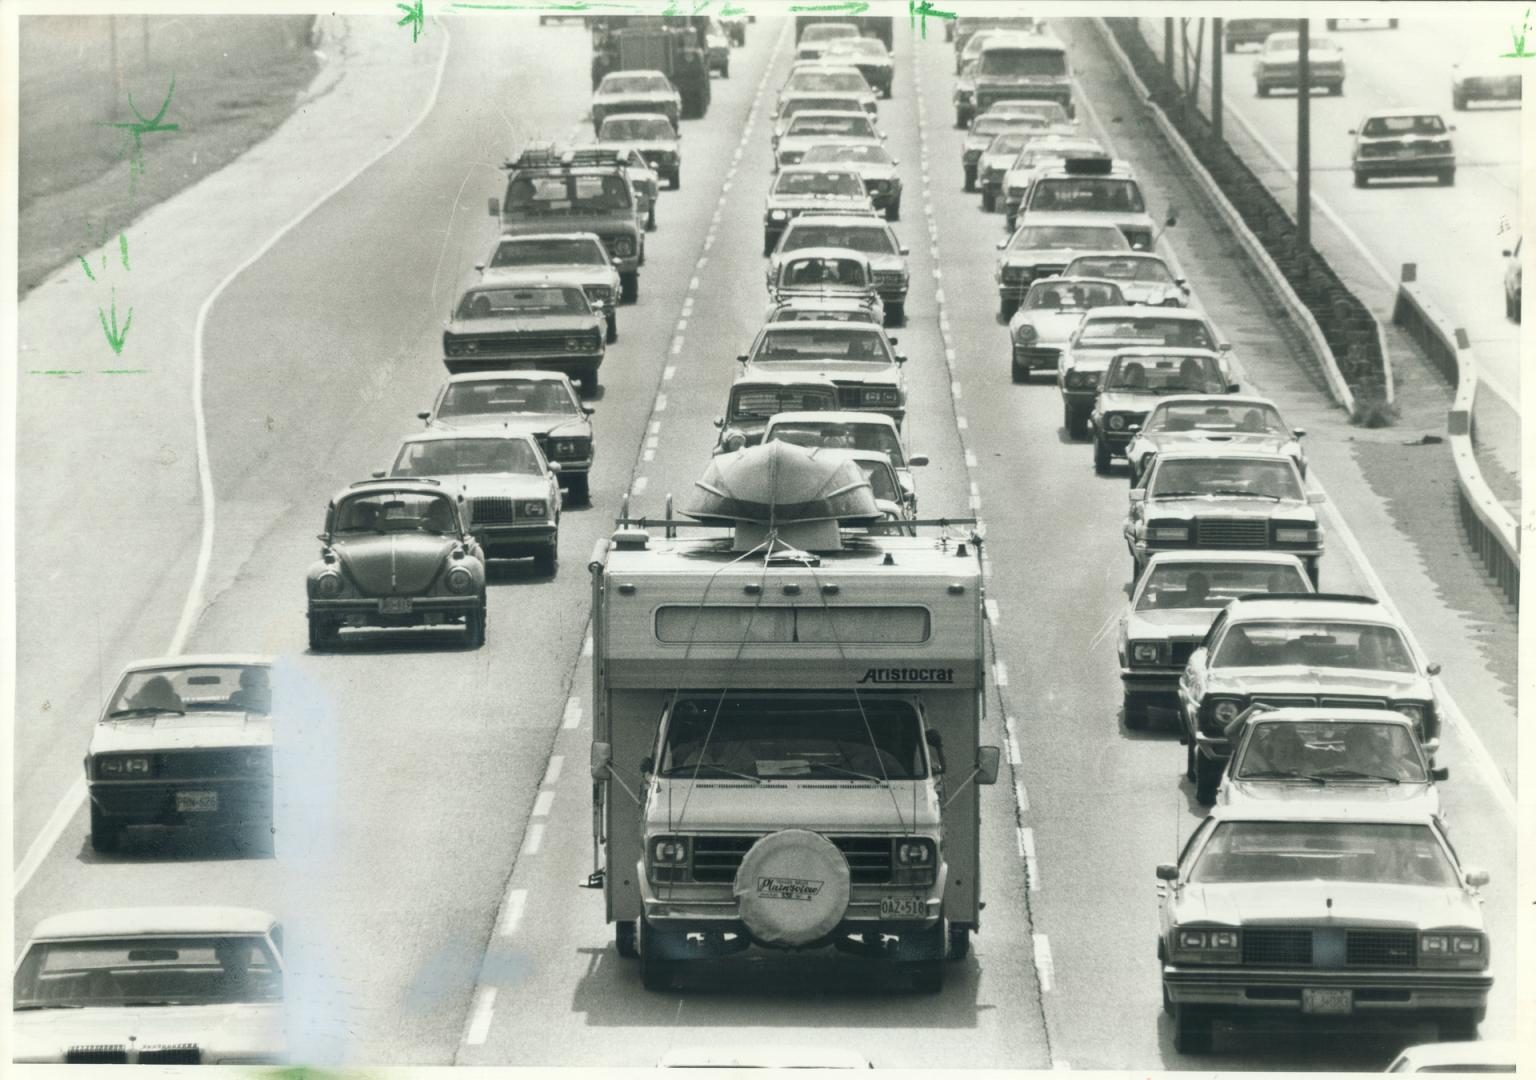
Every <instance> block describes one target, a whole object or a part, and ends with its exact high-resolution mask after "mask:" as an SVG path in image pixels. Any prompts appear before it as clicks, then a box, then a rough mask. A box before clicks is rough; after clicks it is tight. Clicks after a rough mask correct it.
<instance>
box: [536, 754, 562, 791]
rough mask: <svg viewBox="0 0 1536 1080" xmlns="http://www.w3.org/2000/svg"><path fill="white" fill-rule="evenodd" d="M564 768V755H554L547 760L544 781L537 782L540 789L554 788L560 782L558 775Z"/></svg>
mask: <svg viewBox="0 0 1536 1080" xmlns="http://www.w3.org/2000/svg"><path fill="white" fill-rule="evenodd" d="M564 768H565V755H564V754H555V755H554V756H553V757H551V758H550V759H549V764H548V765H547V766H545V768H544V779H543V780H541V781H539V786H540V787H554V786H555V785H556V784H558V783H559V782H560V773H561V771H562V770H563V769H564Z"/></svg>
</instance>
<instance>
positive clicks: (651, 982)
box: [639, 916, 674, 990]
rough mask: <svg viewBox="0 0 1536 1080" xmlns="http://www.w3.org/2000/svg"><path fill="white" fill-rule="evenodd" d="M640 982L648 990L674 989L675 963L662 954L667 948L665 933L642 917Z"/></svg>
mask: <svg viewBox="0 0 1536 1080" xmlns="http://www.w3.org/2000/svg"><path fill="white" fill-rule="evenodd" d="M639 936H640V982H641V984H643V985H644V986H645V988H646V989H647V990H670V989H672V976H673V974H674V964H673V962H672V961H671V960H669V959H667V958H666V957H665V956H662V955H661V950H663V949H665V948H666V945H665V944H664V942H665V937H664V935H663V934H662V933H661V932H660V931H658V930H655V929H654V928H652V926H651V924H650V923H648V922H646V921H645V918H644V917H643V916H642V917H641V919H640V935H639Z"/></svg>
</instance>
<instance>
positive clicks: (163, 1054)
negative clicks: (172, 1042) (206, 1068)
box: [139, 1043, 203, 1065]
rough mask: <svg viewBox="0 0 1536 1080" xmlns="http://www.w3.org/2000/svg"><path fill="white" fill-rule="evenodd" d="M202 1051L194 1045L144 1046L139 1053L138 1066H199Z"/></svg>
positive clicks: (201, 1061)
mask: <svg viewBox="0 0 1536 1080" xmlns="http://www.w3.org/2000/svg"><path fill="white" fill-rule="evenodd" d="M202 1063H203V1051H202V1050H201V1049H200V1048H199V1047H198V1046H197V1045H196V1044H195V1043H187V1044H185V1045H182V1046H146V1047H145V1048H144V1049H143V1050H140V1051H139V1064H140V1065H201V1064H202Z"/></svg>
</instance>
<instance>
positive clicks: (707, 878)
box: [693, 836, 891, 885]
mask: <svg viewBox="0 0 1536 1080" xmlns="http://www.w3.org/2000/svg"><path fill="white" fill-rule="evenodd" d="M759 839H760V837H756V836H695V837H693V880H694V881H698V882H709V883H716V884H718V883H729V882H732V881H735V880H736V871H737V869H739V868H740V866H741V860H742V858H743V857H745V855H746V854H747V851H748V850H749V849H750V848H751V847H752V845H753V844H755V843H757V841H758V840H759ZM827 839H828V840H831V841H832V843H833V844H834V845H835V846H836V847H837V850H839V851H841V852H842V853H843V857H844V858H845V859H847V860H848V870H849V875H850V878H851V879H852V881H853V884H855V885H882V884H884V883H886V882H888V881H890V880H891V840H890V837H887V836H829V837H827Z"/></svg>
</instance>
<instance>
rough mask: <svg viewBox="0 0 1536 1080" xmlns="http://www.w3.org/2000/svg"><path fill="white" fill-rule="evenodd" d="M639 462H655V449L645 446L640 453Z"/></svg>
mask: <svg viewBox="0 0 1536 1080" xmlns="http://www.w3.org/2000/svg"><path fill="white" fill-rule="evenodd" d="M640 460H641V461H655V460H656V448H655V447H654V446H647V447H646V448H645V449H644V450H642V451H640Z"/></svg>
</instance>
